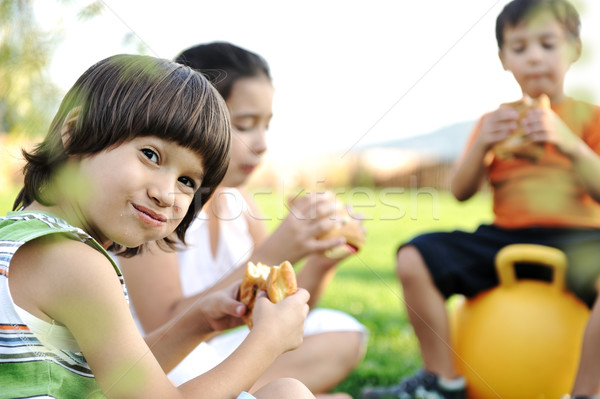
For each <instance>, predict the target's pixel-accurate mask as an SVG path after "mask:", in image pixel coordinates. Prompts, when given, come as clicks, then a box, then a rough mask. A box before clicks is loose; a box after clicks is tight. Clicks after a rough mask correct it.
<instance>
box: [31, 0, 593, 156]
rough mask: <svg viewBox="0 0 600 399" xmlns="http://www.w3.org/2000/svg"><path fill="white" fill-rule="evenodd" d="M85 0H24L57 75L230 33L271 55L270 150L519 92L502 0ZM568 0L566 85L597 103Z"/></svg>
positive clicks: (587, 22) (586, 0)
mask: <svg viewBox="0 0 600 399" xmlns="http://www.w3.org/2000/svg"><path fill="white" fill-rule="evenodd" d="M89 1H90V0H72V1H69V2H65V3H67V5H64V4H60V3H59V2H56V1H48V0H37V1H36V2H35V3H34V4H35V7H36V11H37V12H38V19H39V20H40V21H41V22H43V23H44V24H49V25H48V26H51V25H52V24H57V23H59V21H62V22H60V24H61V26H62V28H63V30H64V40H63V41H62V44H61V45H60V47H59V48H58V49H57V51H56V53H55V57H54V62H53V66H52V71H51V72H52V79H53V80H54V81H55V82H56V83H57V84H59V86H61V87H64V88H65V90H66V89H68V88H69V87H70V86H71V85H72V84H73V83H74V82H75V80H76V79H77V77H79V75H80V74H81V73H83V72H84V71H85V70H86V69H87V68H88V67H89V66H91V65H92V64H93V63H95V62H96V61H98V60H100V59H102V58H105V57H107V56H110V55H113V54H116V53H123V52H127V53H135V52H137V51H138V50H137V48H136V47H134V46H131V45H129V46H127V45H124V44H123V38H124V36H125V35H126V34H134V35H135V36H137V38H138V39H139V40H141V41H143V42H144V43H145V45H146V46H147V48H148V50H147V53H148V54H150V55H155V56H158V57H163V58H173V57H174V56H176V55H177V54H178V53H179V52H180V51H181V50H183V49H185V48H187V47H190V46H192V45H194V44H196V43H201V42H209V41H215V40H226V41H230V42H232V43H234V44H237V45H239V46H242V47H245V48H247V49H250V50H253V51H255V52H257V53H259V54H261V55H262V56H264V57H265V58H266V59H267V61H268V62H269V64H270V66H271V69H272V75H273V81H274V85H275V88H276V96H275V104H274V118H273V121H272V124H271V129H270V133H269V138H268V143H269V146H270V149H269V155H270V156H271V157H273V158H274V159H291V158H298V157H303V156H307V155H310V154H316V153H325V152H331V151H338V152H341V153H345V152H346V151H348V150H350V149H352V148H355V147H356V146H361V145H365V144H371V143H378V142H385V141H387V140H392V139H397V138H401V137H408V136H412V135H417V134H421V133H428V132H430V131H433V130H436V129H438V128H440V127H442V126H445V125H449V124H453V123H456V122H461V121H464V120H473V119H475V118H477V117H479V116H480V115H481V114H482V113H484V112H487V111H490V110H492V109H495V108H496V107H497V106H498V104H499V103H501V102H506V101H513V100H516V99H517V98H519V97H520V91H519V89H518V86H517V84H516V83H515V82H514V80H513V79H512V77H511V75H510V74H509V73H508V72H505V71H503V69H502V67H501V65H500V62H499V60H498V57H497V47H496V41H495V34H494V25H495V19H496V16H497V15H498V13H499V12H500V11H501V9H502V7H503V6H504V5H505V4H506V3H507V0H452V1H447V0H419V1H414V0H411V1H407V0H373V1H369V2H367V1H355V0H304V1H302V2H289V1H280V0H254V1H247V0H235V1H234V0H215V1H211V2H208V1H195V0H170V1H169V2H168V5H167V4H166V3H167V2H164V1H157V0H103V3H104V4H105V6H106V7H105V10H104V12H103V14H102V15H101V16H99V17H95V18H94V19H92V20H89V21H86V22H81V21H78V20H77V19H76V17H75V15H76V11H77V10H79V9H81V8H82V7H83V6H84V5H85V4H87V3H89ZM573 2H574V4H575V5H576V6H577V8H578V10H579V11H580V14H581V17H582V39H583V43H584V50H583V56H582V58H581V59H580V60H579V61H578V62H577V63H576V64H575V65H574V66H573V68H572V69H571V71H570V72H569V74H568V75H567V82H566V91H567V93H568V94H571V95H573V96H576V97H579V98H583V99H587V100H588V101H591V102H595V103H600V79H599V78H598V76H599V74H598V73H597V71H599V70H600V2H599V1H597V0H573ZM594 71H595V72H596V73H595V74H594V73H593V72H594Z"/></svg>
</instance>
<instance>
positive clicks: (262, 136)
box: [252, 129, 267, 155]
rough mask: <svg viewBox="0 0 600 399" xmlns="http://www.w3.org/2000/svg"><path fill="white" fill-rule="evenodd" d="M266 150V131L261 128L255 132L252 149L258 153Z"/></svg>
mask: <svg viewBox="0 0 600 399" xmlns="http://www.w3.org/2000/svg"><path fill="white" fill-rule="evenodd" d="M266 150H267V131H266V129H262V130H260V131H259V132H257V134H256V137H255V138H254V140H252V151H253V152H254V153H255V154H257V155H260V154H262V153H263V152H265V151H266Z"/></svg>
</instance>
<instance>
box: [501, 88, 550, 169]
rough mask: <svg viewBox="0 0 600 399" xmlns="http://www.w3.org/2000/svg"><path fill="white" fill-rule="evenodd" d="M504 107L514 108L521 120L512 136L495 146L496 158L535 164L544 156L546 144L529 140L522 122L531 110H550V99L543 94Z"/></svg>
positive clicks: (526, 97)
mask: <svg viewBox="0 0 600 399" xmlns="http://www.w3.org/2000/svg"><path fill="white" fill-rule="evenodd" d="M502 105H508V106H511V107H513V108H514V109H515V110H516V111H517V112H518V113H519V120H518V126H517V128H516V129H515V130H514V131H513V132H512V133H511V135H510V136H509V137H508V138H506V139H505V140H503V141H501V142H499V143H497V144H495V145H494V147H493V150H494V152H495V154H496V156H498V157H499V158H501V159H510V158H525V159H529V160H531V161H533V162H535V161H537V160H538V159H540V158H541V157H542V156H543V155H544V143H534V142H532V141H531V140H529V138H528V137H527V134H526V133H525V131H524V129H523V127H522V126H521V121H522V120H523V118H524V117H525V116H526V115H527V112H528V111H529V110H530V109H534V108H546V109H547V108H550V99H549V98H548V96H547V95H546V94H542V95H540V96H539V97H538V98H536V99H533V98H531V97H528V96H525V97H524V98H522V99H521V100H519V101H515V102H512V103H505V104H502Z"/></svg>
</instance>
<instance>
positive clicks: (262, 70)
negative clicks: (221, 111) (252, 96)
mask: <svg viewBox="0 0 600 399" xmlns="http://www.w3.org/2000/svg"><path fill="white" fill-rule="evenodd" d="M175 62H178V63H180V64H183V65H187V66H189V67H190V68H193V69H195V70H197V71H200V72H202V74H204V75H205V76H206V77H207V78H208V79H209V80H210V81H211V82H212V84H213V85H215V87H216V88H217V90H218V91H219V93H220V94H221V96H223V98H224V99H225V100H227V99H228V98H229V95H230V94H231V88H232V87H233V84H234V83H235V82H236V81H237V80H238V79H240V78H249V77H255V76H265V77H267V78H268V79H269V80H271V72H270V69H269V64H267V61H266V60H265V59H264V58H262V57H261V56H260V55H258V54H256V53H253V52H251V51H249V50H246V49H243V48H241V47H238V46H235V45H233V44H231V43H228V42H213V43H206V44H199V45H196V46H194V47H190V48H189V49H187V50H185V51H183V52H182V53H181V54H179V55H178V56H177V57H176V58H175Z"/></svg>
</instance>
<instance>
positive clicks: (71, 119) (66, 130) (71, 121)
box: [60, 106, 81, 146]
mask: <svg viewBox="0 0 600 399" xmlns="http://www.w3.org/2000/svg"><path fill="white" fill-rule="evenodd" d="M80 112H81V106H77V107H75V108H73V109H71V110H70V111H69V113H68V114H67V116H66V118H65V120H64V122H63V124H62V127H61V129H60V138H61V141H62V143H63V146H66V144H67V142H68V141H69V138H70V137H71V132H72V131H73V129H75V125H76V124H77V120H78V119H79V113H80Z"/></svg>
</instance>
